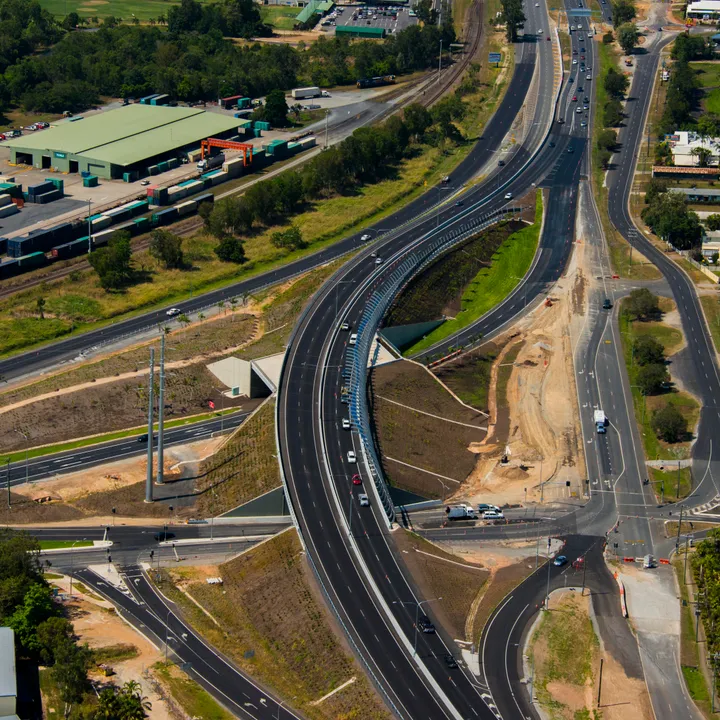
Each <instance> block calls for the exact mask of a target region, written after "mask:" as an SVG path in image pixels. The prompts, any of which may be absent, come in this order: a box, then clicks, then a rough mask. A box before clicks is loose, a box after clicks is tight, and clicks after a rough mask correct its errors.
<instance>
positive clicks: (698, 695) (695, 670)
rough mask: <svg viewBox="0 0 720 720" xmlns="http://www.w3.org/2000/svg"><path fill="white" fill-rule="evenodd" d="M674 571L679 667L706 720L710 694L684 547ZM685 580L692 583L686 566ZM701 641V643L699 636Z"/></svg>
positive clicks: (689, 574)
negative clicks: (701, 666)
mask: <svg viewBox="0 0 720 720" xmlns="http://www.w3.org/2000/svg"><path fill="white" fill-rule="evenodd" d="M691 555H692V551H691ZM673 568H674V569H675V575H676V577H677V584H678V587H679V588H680V667H681V669H682V674H683V677H684V678H685V684H686V685H687V689H688V692H689V693H690V697H691V698H692V699H693V700H694V701H695V703H696V704H697V705H698V707H699V708H700V709H701V710H702V711H703V714H704V715H705V717H711V713H710V709H711V707H710V692H709V689H708V684H707V682H706V680H705V675H704V674H703V672H702V670H701V669H700V652H701V651H700V647H699V645H698V643H696V642H695V613H694V609H695V606H694V605H693V604H692V603H691V597H690V592H689V586H688V584H687V583H686V582H685V580H686V578H685V547H684V546H683V545H681V547H680V553H679V554H678V555H676V556H675V558H674V560H673ZM687 579H688V580H690V581H691V582H692V570H691V569H690V567H688V571H687ZM700 640H701V642H702V640H703V638H702V636H701V638H700ZM703 652H704V650H703Z"/></svg>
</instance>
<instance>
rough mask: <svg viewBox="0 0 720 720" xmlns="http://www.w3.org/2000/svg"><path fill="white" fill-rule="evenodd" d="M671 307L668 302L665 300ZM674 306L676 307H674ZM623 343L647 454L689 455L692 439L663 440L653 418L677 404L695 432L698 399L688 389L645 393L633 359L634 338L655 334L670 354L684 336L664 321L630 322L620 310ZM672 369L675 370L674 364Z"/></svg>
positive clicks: (656, 456)
mask: <svg viewBox="0 0 720 720" xmlns="http://www.w3.org/2000/svg"><path fill="white" fill-rule="evenodd" d="M665 305H666V307H667V301H666V303H665ZM673 307H674V306H673ZM620 330H621V335H620V337H621V342H622V347H623V356H624V359H625V365H626V367H627V372H628V376H629V378H630V385H631V388H630V390H631V392H632V396H633V407H634V410H635V420H636V422H637V423H638V426H639V427H640V434H641V436H642V440H643V445H644V446H645V456H646V457H647V458H648V459H650V460H673V459H675V460H680V459H684V458H686V457H688V455H689V451H690V442H689V441H685V442H678V443H674V444H672V445H670V444H668V443H666V442H663V441H662V440H660V439H659V438H658V437H657V436H656V435H655V432H654V431H653V429H652V425H651V420H652V415H653V412H654V411H656V410H659V409H660V408H662V407H664V406H665V404H669V405H674V406H675V407H677V409H678V410H680V412H681V413H682V414H683V416H684V417H685V419H686V420H687V425H688V430H689V432H692V430H693V428H694V426H695V424H696V423H697V420H698V417H699V412H700V407H699V405H698V403H697V401H696V400H695V399H694V398H693V397H692V396H690V395H688V394H687V393H685V392H679V391H677V390H671V391H668V392H665V393H661V394H659V395H648V396H644V395H642V393H641V392H640V389H639V388H638V387H637V381H636V380H637V374H638V371H639V367H638V366H637V365H635V364H634V362H633V358H632V339H633V338H635V337H638V336H640V335H648V336H651V337H654V338H655V339H656V340H658V341H659V342H661V343H662V344H663V346H664V347H665V354H666V356H668V355H670V354H672V352H675V351H676V350H677V349H678V347H679V346H680V345H681V344H682V335H681V333H680V332H679V331H678V330H676V329H675V328H671V327H669V326H667V325H664V324H663V323H662V322H639V321H636V322H632V323H631V322H630V321H629V320H628V318H627V316H626V315H625V314H624V313H623V312H622V310H621V313H620ZM669 370H670V371H671V372H672V365H670V368H669Z"/></svg>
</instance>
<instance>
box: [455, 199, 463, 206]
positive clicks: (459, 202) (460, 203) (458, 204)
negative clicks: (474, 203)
mask: <svg viewBox="0 0 720 720" xmlns="http://www.w3.org/2000/svg"><path fill="white" fill-rule="evenodd" d="M463 205H464V203H463V201H462V200H458V201H457V202H456V203H455V207H462V206H463Z"/></svg>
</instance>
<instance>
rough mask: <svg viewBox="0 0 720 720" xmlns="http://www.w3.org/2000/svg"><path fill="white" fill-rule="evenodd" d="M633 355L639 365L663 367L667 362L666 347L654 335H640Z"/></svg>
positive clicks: (634, 344)
mask: <svg viewBox="0 0 720 720" xmlns="http://www.w3.org/2000/svg"><path fill="white" fill-rule="evenodd" d="M632 353H633V359H634V361H635V362H636V363H637V364H638V365H661V364H662V363H664V362H665V347H664V345H663V344H662V343H661V342H659V341H658V340H656V339H655V338H654V337H652V335H640V337H637V338H635V340H633V344H632Z"/></svg>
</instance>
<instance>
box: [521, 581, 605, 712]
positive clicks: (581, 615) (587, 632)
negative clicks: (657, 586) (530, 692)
mask: <svg viewBox="0 0 720 720" xmlns="http://www.w3.org/2000/svg"><path fill="white" fill-rule="evenodd" d="M586 602H587V601H586V600H585V599H583V598H580V597H579V596H578V595H577V594H565V595H563V596H562V597H561V598H560V599H559V600H554V603H555V607H554V608H553V609H551V611H550V612H543V616H542V620H541V621H540V625H539V627H538V628H537V629H536V631H535V634H534V635H533V637H532V640H531V646H530V663H531V665H532V667H533V675H534V690H535V693H536V694H537V698H538V702H539V703H540V705H541V706H542V707H543V709H544V710H545V711H547V712H549V713H550V714H551V717H553V718H565V717H570V716H572V717H574V718H590V717H592V716H591V715H590V714H589V712H590V711H589V709H588V708H584V709H582V708H580V709H574V713H573V714H572V715H568V712H569V711H570V710H571V708H569V707H568V706H567V705H566V704H565V703H563V702H562V701H561V700H559V699H558V698H557V697H555V696H554V693H553V690H555V692H557V689H561V688H564V687H567V686H569V687H570V688H572V689H573V690H575V691H576V692H578V691H579V692H580V693H583V694H585V693H584V691H585V688H586V686H587V685H588V683H592V681H593V665H594V660H595V656H596V655H597V652H598V648H599V643H598V639H597V637H596V635H595V631H594V629H593V626H592V623H591V621H590V617H589V616H588V611H587V607H586ZM551 607H552V606H551ZM551 684H552V686H553V687H552V688H549V687H548V686H549V685H551ZM593 696H594V693H591V694H590V697H591V698H592V699H593V700H594V697H593Z"/></svg>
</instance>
